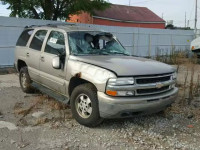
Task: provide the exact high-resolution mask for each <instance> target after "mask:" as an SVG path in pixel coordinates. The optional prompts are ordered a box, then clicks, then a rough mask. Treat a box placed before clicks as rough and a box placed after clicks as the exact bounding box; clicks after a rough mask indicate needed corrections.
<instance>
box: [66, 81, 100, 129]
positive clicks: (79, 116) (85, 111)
mask: <svg viewBox="0 0 200 150" xmlns="http://www.w3.org/2000/svg"><path fill="white" fill-rule="evenodd" d="M70 105H71V110H72V114H73V117H74V118H75V119H76V121H77V122H78V123H80V124H82V125H85V126H88V127H95V126H97V125H98V124H100V123H101V122H102V121H103V119H102V118H100V115H99V106H98V98H97V90H96V88H95V87H94V86H93V85H92V84H90V83H86V84H82V85H79V86H77V87H76V88H75V89H74V90H73V92H72V95H71V101H70Z"/></svg>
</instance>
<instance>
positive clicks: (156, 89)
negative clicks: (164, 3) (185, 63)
mask: <svg viewBox="0 0 200 150" xmlns="http://www.w3.org/2000/svg"><path fill="white" fill-rule="evenodd" d="M15 66H16V68H17V70H18V71H19V80H20V85H21V88H22V90H23V91H24V92H26V93H30V92H32V91H33V88H37V89H39V90H40V91H41V92H44V93H46V94H48V95H49V96H51V97H53V98H55V99H57V100H59V101H61V102H63V103H66V104H70V105H71V111H72V114H73V117H74V118H75V119H76V120H77V121H78V122H79V123H80V124H82V125H85V126H89V127H92V126H96V125H98V124H99V123H101V122H102V120H103V119H104V118H125V117H133V116H135V115H144V114H150V113H156V112H159V111H162V110H164V109H165V108H167V107H169V106H170V105H171V104H172V103H173V102H174V100H175V98H176V96H177V93H178V88H177V87H175V83H176V78H177V75H176V70H175V69H174V68H173V67H171V66H169V65H167V64H163V63H160V62H157V61H154V60H149V59H145V58H139V57H134V56H131V55H130V54H129V52H128V51H127V50H126V49H125V48H124V47H123V46H122V45H121V44H120V42H119V41H118V39H117V38H116V37H115V36H113V35H112V34H111V33H107V32H101V31H96V30H94V29H91V28H83V27H79V26H76V25H46V26H32V27H27V28H25V29H24V31H23V32H22V34H21V35H20V37H19V39H18V41H17V45H16V50H15Z"/></svg>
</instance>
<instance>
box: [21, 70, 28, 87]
mask: <svg viewBox="0 0 200 150" xmlns="http://www.w3.org/2000/svg"><path fill="white" fill-rule="evenodd" d="M26 80H27V79H26V74H25V73H22V75H21V84H22V87H23V88H26V85H27V83H26Z"/></svg>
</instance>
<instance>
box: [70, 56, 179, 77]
mask: <svg viewBox="0 0 200 150" xmlns="http://www.w3.org/2000/svg"><path fill="white" fill-rule="evenodd" d="M70 59H73V60H76V61H81V62H84V63H88V64H93V65H95V66H98V67H101V68H105V69H108V70H110V71H112V72H115V74H116V75H117V76H140V75H157V74H165V73H172V72H174V71H175V68H173V67H171V66H170V65H167V64H164V63H161V62H157V61H154V60H150V59H145V58H141V57H132V56H117V55H115V56H113V55H112V56H102V55H101V56H93V55H92V56H70Z"/></svg>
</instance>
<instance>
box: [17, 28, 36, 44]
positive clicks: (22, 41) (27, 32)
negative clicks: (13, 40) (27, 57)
mask: <svg viewBox="0 0 200 150" xmlns="http://www.w3.org/2000/svg"><path fill="white" fill-rule="evenodd" d="M32 33H33V29H27V30H24V31H23V32H22V34H21V35H20V37H19V39H18V41H17V44H16V45H17V46H26V44H27V42H28V40H29V38H30V37H31V35H32Z"/></svg>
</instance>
